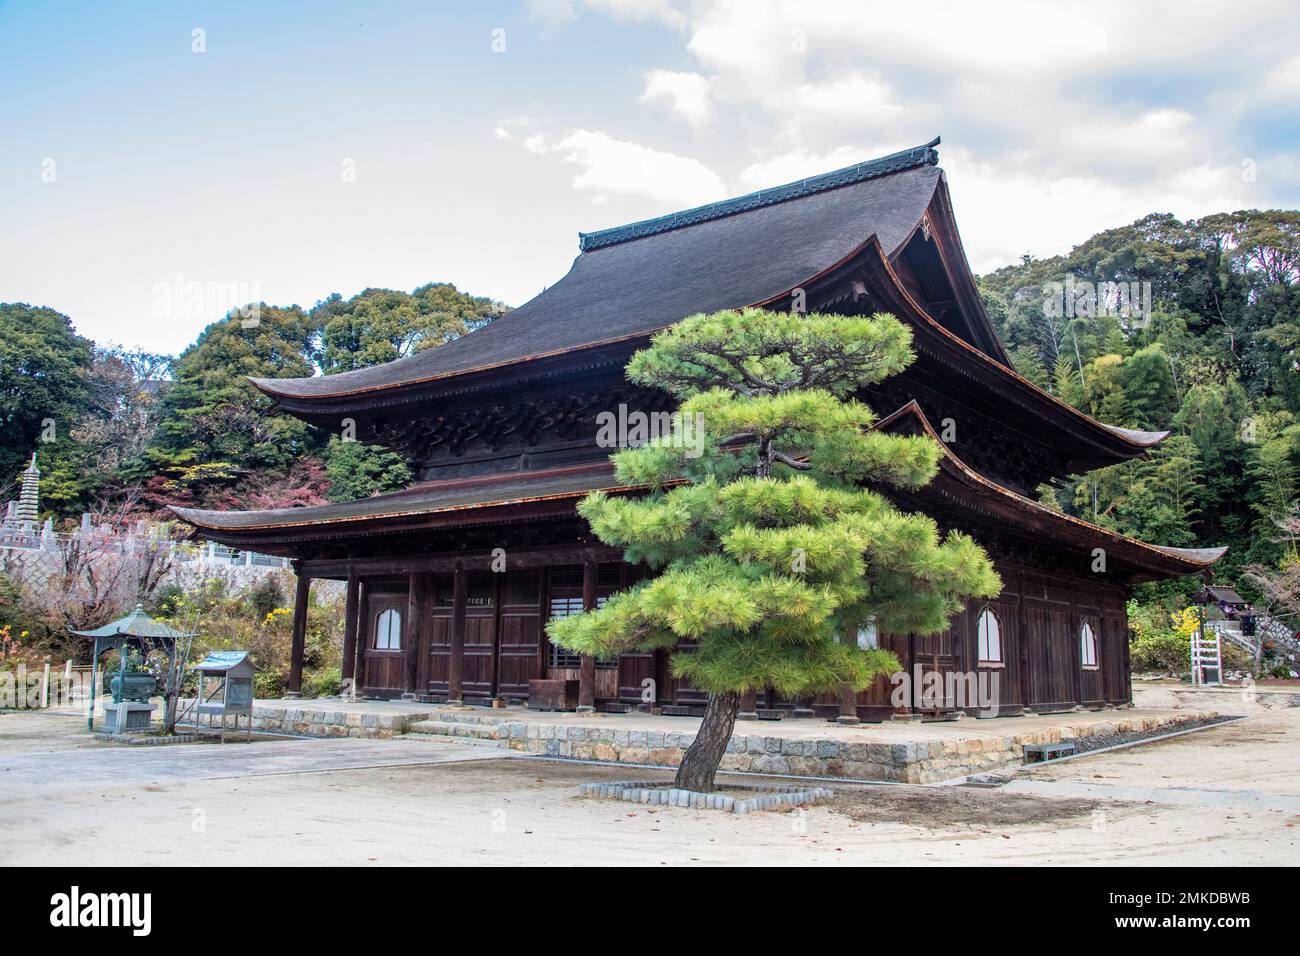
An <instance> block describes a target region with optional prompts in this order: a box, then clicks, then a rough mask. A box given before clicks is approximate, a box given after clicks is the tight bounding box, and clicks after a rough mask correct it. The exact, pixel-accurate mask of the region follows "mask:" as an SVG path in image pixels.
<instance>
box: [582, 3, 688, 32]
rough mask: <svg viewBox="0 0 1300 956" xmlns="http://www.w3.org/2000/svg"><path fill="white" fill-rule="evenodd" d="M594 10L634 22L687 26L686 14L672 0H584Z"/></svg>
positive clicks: (678, 28)
mask: <svg viewBox="0 0 1300 956" xmlns="http://www.w3.org/2000/svg"><path fill="white" fill-rule="evenodd" d="M584 2H585V3H586V5H587V6H588V7H590V8H591V9H593V10H597V11H599V12H601V13H606V14H609V15H610V16H613V17H616V18H618V19H620V20H630V21H632V22H634V23H641V22H644V21H647V20H649V21H654V22H658V23H662V24H664V25H665V26H670V27H672V28H673V29H674V30H681V29H683V28H685V26H686V22H687V21H686V15H685V14H684V13H682V12H681V11H680V10H678V9H677V7H676V5H675V4H674V3H673V2H672V0H584Z"/></svg>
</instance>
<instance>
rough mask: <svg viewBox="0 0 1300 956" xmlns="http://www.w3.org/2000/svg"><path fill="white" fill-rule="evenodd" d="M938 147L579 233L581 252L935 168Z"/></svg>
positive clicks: (928, 146) (908, 151) (907, 151)
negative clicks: (918, 168)
mask: <svg viewBox="0 0 1300 956" xmlns="http://www.w3.org/2000/svg"><path fill="white" fill-rule="evenodd" d="M938 145H939V140H938V138H937V137H936V138H935V139H933V140H931V141H930V142H928V143H926V144H925V145H924V146H915V147H913V148H912V149H905V150H903V151H902V152H898V153H891V154H890V155H889V156H882V157H881V158H880V159H871V160H868V161H867V162H865V163H858V164H856V165H854V166H845V167H844V168H843V169H837V170H835V171H833V172H829V173H822V174H821V175H819V176H809V177H808V178H807V179H801V180H799V181H798V182H794V183H787V184H786V185H784V186H774V187H773V188H771V189H760V190H759V191H758V192H753V193H748V194H747V195H744V196H737V197H735V198H734V199H724V200H722V201H721V202H714V203H709V204H708V205H707V206H696V207H695V208H694V209H685V210H682V211H681V212H674V213H669V214H668V215H667V216H660V217H658V218H657V219H643V220H641V221H640V222H633V223H629V224H628V225H626V226H616V227H614V228H613V229H602V230H601V231H600V232H580V233H578V248H579V249H581V250H582V251H583V252H589V251H591V250H592V249H599V248H601V247H602V246H612V245H615V244H616V243H620V242H630V241H631V240H633V239H643V238H645V237H646V236H653V235H656V234H658V233H661V232H668V231H670V230H672V229H682V228H684V227H686V226H694V225H697V224H699V223H701V222H708V221H710V220H712V219H721V218H723V217H724V216H734V215H736V213H741V212H749V211H750V210H751V209H759V208H761V207H763V206H772V205H775V204H776V203H781V202H788V201H789V200H791V199H799V198H801V197H803V196H811V195H812V194H813V193H820V192H825V191H826V190H827V189H835V188H837V187H839V186H850V185H852V184H853V183H861V182H866V181H867V180H868V179H878V178H880V177H881V176H888V175H889V174H890V173H897V172H901V171H902V170H904V169H911V168H913V167H914V166H933V165H934V164H935V163H937V162H938V161H939V154H938V153H936V152H935V150H934V147H936V146H938Z"/></svg>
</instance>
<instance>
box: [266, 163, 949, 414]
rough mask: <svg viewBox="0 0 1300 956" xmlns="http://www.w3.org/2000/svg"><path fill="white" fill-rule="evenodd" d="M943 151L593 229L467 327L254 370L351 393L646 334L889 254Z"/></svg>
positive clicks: (302, 391) (299, 385) (303, 386)
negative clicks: (332, 358)
mask: <svg viewBox="0 0 1300 956" xmlns="http://www.w3.org/2000/svg"><path fill="white" fill-rule="evenodd" d="M900 157H901V158H900ZM936 161H937V154H936V153H935V151H934V149H933V148H932V147H930V146H922V147H917V148H916V149H914V150H909V151H907V152H906V153H899V154H896V155H895V156H891V157H885V158H884V159H881V160H875V161H873V162H872V163H864V164H859V165H858V166H850V167H848V168H847V169H845V170H840V171H837V172H834V173H828V174H826V175H824V176H817V177H814V178H812V179H808V180H802V181H801V182H799V183H792V184H790V185H789V186H783V187H779V188H778V189H775V190H764V191H762V192H760V193H755V194H753V195H751V196H742V197H740V198H738V199H734V200H728V201H726V202H723V203H717V204H714V206H709V207H701V209H697V210H689V211H688V212H686V213H679V214H677V217H676V219H677V221H676V222H674V221H673V220H674V218H675V217H672V216H669V217H664V218H662V219H656V220H648V221H647V222H644V223H633V224H632V225H630V226H623V227H620V228H619V229H615V230H607V231H606V232H604V233H594V234H592V237H589V238H588V239H587V240H586V241H587V242H588V243H589V244H590V245H591V248H590V251H587V252H583V253H582V254H581V255H579V256H578V258H577V259H576V260H574V263H573V266H572V268H570V270H569V273H568V274H567V275H566V276H565V277H564V278H563V279H561V280H560V281H559V282H557V283H556V284H555V285H553V286H551V287H550V288H549V289H547V290H546V291H544V292H542V293H541V295H538V296H537V297H536V298H534V299H532V300H530V301H529V302H526V303H525V304H524V305H522V306H520V307H519V308H518V309H515V310H514V311H513V312H510V313H508V314H507V315H504V316H502V317H501V318H499V319H497V320H496V321H494V322H492V323H490V324H488V325H487V326H485V327H483V328H481V329H479V330H477V331H475V332H472V333H470V334H469V335H466V336H464V337H463V338H460V339H457V340H455V341H453V342H450V343H448V344H446V345H441V346H439V347H438V348H436V349H429V350H427V351H424V352H419V353H417V354H416V355H413V356H410V357H408V358H404V359H399V360H398V361H396V362H390V363H388V364H386V365H377V366H374V367H372V368H367V369H360V370H358V371H355V372H344V373H342V374H339V375H329V376H318V377H316V378H296V379H253V382H254V383H255V384H257V385H258V386H259V387H261V388H262V389H263V390H265V391H267V392H268V393H270V394H272V395H283V396H293V397H298V396H301V397H304V398H311V397H323V396H330V395H348V394H354V393H357V392H365V391H370V390H374V389H383V388H390V387H393V386H397V385H403V384H409V383H415V382H421V381H427V380H431V379H436V378H441V377H443V376H447V375H454V374H457V373H461V372H467V371H471V370H473V369H477V368H484V367H490V366H495V365H503V364H509V363H512V362H517V361H520V360H523V359H528V358H536V357H538V356H541V355H547V354H551V353H554V352H563V351H567V350H570V349H576V348H580V347H582V346H585V345H591V344H594V343H597V342H605V341H610V340H617V339H620V338H627V337H631V336H635V335H638V334H644V333H646V332H650V331H653V330H656V329H660V328H663V327H665V326H668V325H671V324H672V323H674V322H677V321H679V320H680V319H683V318H685V317H686V316H688V315H692V314H694V313H696V312H713V311H717V310H719V309H728V308H738V307H741V306H747V305H753V304H755V303H758V302H762V301H764V300H766V299H770V298H772V297H774V296H778V295H780V294H781V293H784V292H786V291H788V290H790V289H792V288H795V287H796V286H799V285H800V284H802V283H804V282H807V281H808V280H809V279H811V278H813V277H814V276H816V275H817V274H818V273H820V272H822V271H824V270H826V269H828V268H830V267H831V266H834V265H837V264H838V263H839V262H841V261H842V260H843V259H845V258H846V257H847V256H849V255H850V254H851V253H853V252H854V251H855V250H856V249H858V248H859V247H860V246H861V245H862V244H863V242H865V241H866V240H867V239H868V238H870V237H871V236H873V235H874V236H876V237H877V239H878V240H879V242H880V245H881V248H882V249H883V250H884V252H885V254H886V255H891V254H892V253H893V252H894V251H896V250H897V249H898V247H899V246H900V245H902V243H903V242H904V240H906V239H907V238H908V237H909V236H910V235H911V233H912V231H913V230H914V229H915V227H916V225H917V223H918V222H920V220H921V218H922V216H923V215H924V213H925V210H926V207H927V206H928V205H929V203H930V200H931V198H932V197H933V196H934V192H935V189H936V188H937V186H938V184H939V181H940V177H941V175H942V174H941V172H940V171H939V169H938V167H937V166H935V165H934V163H935V162H936ZM687 217H690V218H691V219H692V221H691V222H689V223H687V222H686V221H685V218H687ZM633 233H636V234H638V235H633ZM641 233H644V235H640V234H641ZM602 236H604V237H607V238H606V239H603V240H602V239H599V238H593V237H602ZM634 238H635V239H636V241H635V242H634V241H631V240H632V239H634Z"/></svg>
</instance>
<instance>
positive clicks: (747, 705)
mask: <svg viewBox="0 0 1300 956" xmlns="http://www.w3.org/2000/svg"><path fill="white" fill-rule="evenodd" d="M736 719H737V720H758V691H756V690H755V689H754V688H752V687H751V688H750V689H749V690H744V691H741V692H740V711H739V712H738V713H737V714H736Z"/></svg>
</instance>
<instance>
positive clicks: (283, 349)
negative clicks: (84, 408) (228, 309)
mask: <svg viewBox="0 0 1300 956" xmlns="http://www.w3.org/2000/svg"><path fill="white" fill-rule="evenodd" d="M316 332H317V330H316V326H315V325H314V324H313V322H312V320H311V319H310V318H309V317H308V316H307V313H305V312H304V311H303V310H302V309H300V308H299V307H298V306H289V307H287V308H280V307H277V306H268V305H266V304H262V305H260V306H259V315H258V317H257V320H256V322H255V323H254V322H252V321H251V320H249V319H247V318H245V317H243V316H241V314H240V313H239V312H232V313H231V314H230V315H229V316H227V317H226V318H224V319H221V320H220V321H217V322H214V323H212V324H211V325H209V326H208V327H207V328H206V329H204V330H203V334H202V335H200V336H199V339H198V341H197V342H195V343H194V344H193V345H191V346H190V347H189V348H188V349H186V350H185V351H184V352H183V353H182V354H181V356H180V358H178V359H177V360H176V365H175V381H174V382H173V383H172V385H171V387H170V388H169V389H168V390H167V392H166V394H165V396H164V398H163V409H164V418H163V420H162V421H161V422H160V424H159V427H158V438H157V442H156V445H155V447H154V449H153V456H154V458H155V460H156V461H157V462H158V463H159V464H160V466H161V467H162V469H163V470H169V471H172V472H173V473H180V472H182V471H186V470H189V472H192V471H193V469H194V468H195V466H201V470H202V469H205V468H207V467H210V466H216V465H222V466H224V468H221V469H218V470H219V471H222V472H223V473H225V472H230V473H239V472H247V471H253V470H260V469H269V470H271V471H273V472H276V473H278V474H284V473H285V472H287V470H288V468H289V465H290V464H291V463H292V462H293V461H294V460H295V459H296V458H298V457H299V456H301V455H303V454H304V453H307V452H309V451H313V450H315V448H316V447H317V445H318V444H319V442H318V440H317V439H316V438H314V437H313V436H312V435H311V433H310V432H309V431H308V428H307V426H306V425H305V424H304V423H302V422H301V421H299V420H298V419H296V418H293V417H291V416H288V415H273V414H271V413H270V412H271V405H272V401H271V399H269V398H268V397H267V396H265V395H263V394H262V393H261V392H260V391H258V390H257V389H256V388H254V387H253V386H252V384H250V383H249V382H248V380H247V378H246V376H253V377H262V378H295V377H301V376H308V375H311V374H312V372H313V370H314V365H313V361H312V359H313V356H314V354H315V349H316V337H317V336H316Z"/></svg>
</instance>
